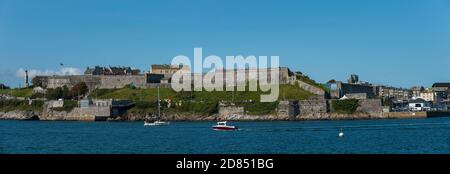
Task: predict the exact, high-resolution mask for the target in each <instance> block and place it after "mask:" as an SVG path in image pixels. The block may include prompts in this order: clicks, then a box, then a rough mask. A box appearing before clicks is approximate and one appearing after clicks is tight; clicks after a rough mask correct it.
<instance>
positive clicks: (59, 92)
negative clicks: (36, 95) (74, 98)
mask: <svg viewBox="0 0 450 174" xmlns="http://www.w3.org/2000/svg"><path fill="white" fill-rule="evenodd" d="M63 93H64V92H63V88H61V87H57V88H55V89H47V98H48V99H50V100H58V99H60V98H63V97H64V96H63Z"/></svg>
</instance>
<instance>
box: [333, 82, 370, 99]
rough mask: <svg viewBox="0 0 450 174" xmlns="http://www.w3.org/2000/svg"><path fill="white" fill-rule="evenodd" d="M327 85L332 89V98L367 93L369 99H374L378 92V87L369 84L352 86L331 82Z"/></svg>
mask: <svg viewBox="0 0 450 174" xmlns="http://www.w3.org/2000/svg"><path fill="white" fill-rule="evenodd" d="M327 85H328V87H329V88H330V96H331V98H342V97H343V96H344V95H347V94H356V93H366V97H367V98H373V97H375V96H376V93H377V90H378V89H377V87H376V86H374V85H371V84H367V83H361V84H350V83H343V82H341V81H329V82H328V83H327Z"/></svg>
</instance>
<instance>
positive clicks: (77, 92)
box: [67, 82, 89, 99]
mask: <svg viewBox="0 0 450 174" xmlns="http://www.w3.org/2000/svg"><path fill="white" fill-rule="evenodd" d="M88 92H89V88H88V86H87V85H86V83H84V82H80V83H77V84H75V85H74V86H73V87H72V89H70V92H69V93H68V95H67V97H68V98H73V99H75V98H79V97H81V96H84V95H85V94H87V93H88Z"/></svg>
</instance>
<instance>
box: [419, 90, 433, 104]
mask: <svg viewBox="0 0 450 174" xmlns="http://www.w3.org/2000/svg"><path fill="white" fill-rule="evenodd" d="M420 98H421V99H424V100H425V101H430V102H436V101H437V93H436V92H433V91H423V92H421V93H420Z"/></svg>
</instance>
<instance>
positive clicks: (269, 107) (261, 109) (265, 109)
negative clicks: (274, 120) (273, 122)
mask: <svg viewBox="0 0 450 174" xmlns="http://www.w3.org/2000/svg"><path fill="white" fill-rule="evenodd" d="M236 105H237V106H242V107H244V111H245V113H246V114H250V115H264V114H274V113H275V112H276V108H277V107H278V102H264V103H262V102H242V103H236Z"/></svg>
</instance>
